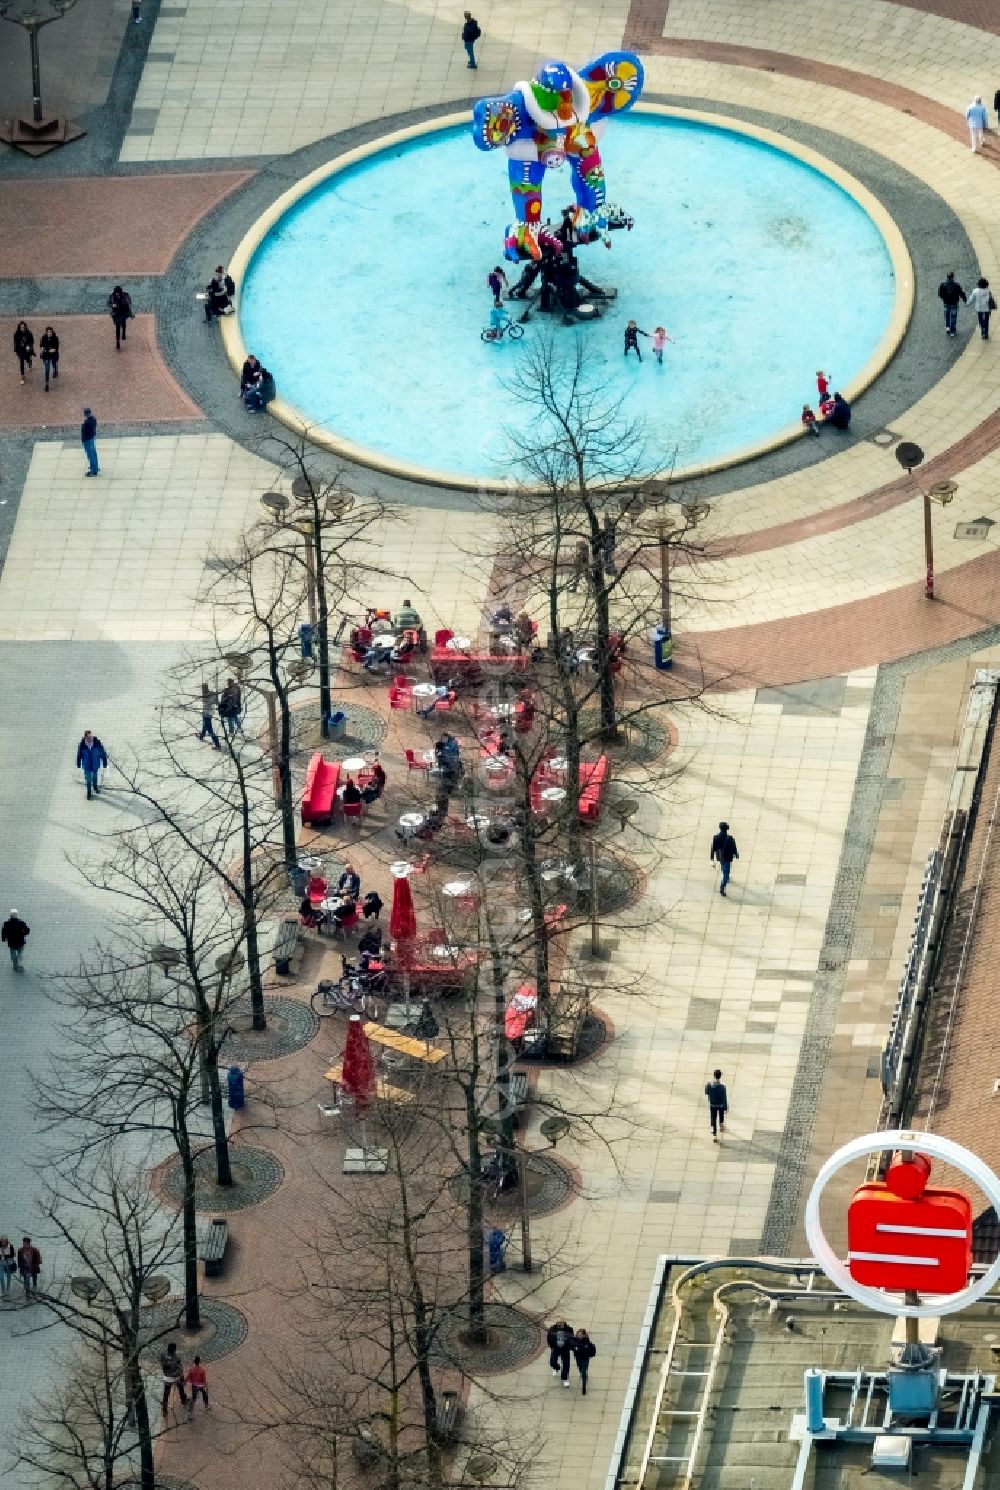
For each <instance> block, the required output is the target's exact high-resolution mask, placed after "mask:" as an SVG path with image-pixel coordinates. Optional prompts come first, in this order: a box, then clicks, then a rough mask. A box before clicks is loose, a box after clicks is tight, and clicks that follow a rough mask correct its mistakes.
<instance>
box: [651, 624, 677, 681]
mask: <svg viewBox="0 0 1000 1490" xmlns="http://www.w3.org/2000/svg"><path fill="white" fill-rule="evenodd" d="M653 665H654V667H657V668H659V670H660V672H667V671H668V670H669V669H670V668H672V667H673V665H674V639H673V637H672V636H671V635H670V632H669V631H668V630H667V628H666V627H665V626H657V627H656V628H655V629H654V631H653Z"/></svg>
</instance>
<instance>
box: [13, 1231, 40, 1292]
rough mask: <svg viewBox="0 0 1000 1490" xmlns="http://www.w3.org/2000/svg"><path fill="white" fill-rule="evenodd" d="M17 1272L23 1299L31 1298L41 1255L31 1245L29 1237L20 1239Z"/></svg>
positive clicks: (36, 1280)
mask: <svg viewBox="0 0 1000 1490" xmlns="http://www.w3.org/2000/svg"><path fill="white" fill-rule="evenodd" d="M17 1271H18V1272H19V1273H20V1275H21V1283H22V1284H23V1286H24V1296H25V1298H29V1299H30V1298H31V1296H32V1295H33V1294H34V1292H35V1290H36V1289H37V1287H38V1275H39V1273H40V1272H41V1271H42V1254H41V1253H40V1252H39V1250H38V1248H37V1247H36V1246H34V1245H33V1244H32V1240H31V1238H30V1236H26V1237H22V1238H21V1245H20V1247H18V1249H17Z"/></svg>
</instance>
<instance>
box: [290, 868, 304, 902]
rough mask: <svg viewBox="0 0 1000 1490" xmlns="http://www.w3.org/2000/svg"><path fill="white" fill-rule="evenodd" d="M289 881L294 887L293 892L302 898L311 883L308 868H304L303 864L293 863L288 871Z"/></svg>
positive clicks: (298, 897)
mask: <svg viewBox="0 0 1000 1490" xmlns="http://www.w3.org/2000/svg"><path fill="white" fill-rule="evenodd" d="M288 883H289V884H290V885H291V887H292V894H293V895H294V896H296V897H297V899H299V900H301V899H302V897H303V895H304V894H305V893H306V885H307V884H308V883H309V871H308V869H303V868H302V865H301V864H293V865H292V867H291V869H290V870H289V871H288Z"/></svg>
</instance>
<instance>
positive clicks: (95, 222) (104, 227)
mask: <svg viewBox="0 0 1000 1490" xmlns="http://www.w3.org/2000/svg"><path fill="white" fill-rule="evenodd" d="M251 174H252V173H251V172H249V171H218V172H212V173H205V172H201V171H196V172H191V173H190V174H185V175H183V176H179V175H161V176H130V177H127V178H124V179H123V178H121V177H119V178H115V177H103V178H102V177H99V176H98V177H89V176H85V177H80V178H74V177H67V178H65V179H63V180H60V181H31V180H27V181H25V180H20V181H5V182H3V185H2V187H0V194H2V201H3V214H4V231H3V235H2V237H0V278H5V277H7V276H23V277H29V276H30V277H32V278H41V277H42V276H45V275H55V274H73V275H79V274H100V275H105V276H110V277H111V284H115V283H117V282H118V281H119V280H121V279H123V278H127V276H128V275H130V274H164V273H165V272H166V270H167V268H168V267H169V265H170V260H171V259H172V258H173V256H174V254H175V253H176V252H177V249H178V248H179V246H180V245H181V243H183V241H184V239H185V238H186V237H187V236H188V234H189V233H190V232H191V230H192V229H193V228H194V227H195V226H196V224H197V223H198V222H199V221H200V219H201V218H202V217H204V215H205V214H206V213H207V212H210V211H211V210H212V208H213V207H215V206H217V205H218V203H219V202H220V201H221V200H222V198H223V197H225V196H227V195H228V193H229V192H231V191H235V190H236V188H237V187H239V186H242V185H243V183H244V182H245V181H248V180H249V179H250V176H251ZM214 268H215V264H214V263H212V264H208V265H206V268H205V282H206V283H207V282H208V280H209V279H210V278H211V276H212V271H213V270H214ZM111 284H109V285H108V290H110V288H111ZM202 288H203V286H202V285H200V284H199V285H196V286H192V293H193V292H194V290H195V289H199V290H200V289H202ZM107 293H108V291H107V290H106V291H105V294H107Z"/></svg>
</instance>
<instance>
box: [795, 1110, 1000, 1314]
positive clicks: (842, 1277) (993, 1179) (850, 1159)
mask: <svg viewBox="0 0 1000 1490" xmlns="http://www.w3.org/2000/svg"><path fill="white" fill-rule="evenodd" d="M887 1149H892V1150H895V1149H903V1150H911V1149H912V1150H916V1152H918V1153H921V1154H928V1155H929V1156H930V1157H931V1158H932V1159H940V1160H941V1161H942V1162H943V1163H945V1164H950V1165H951V1166H952V1167H953V1168H954V1169H957V1170H959V1171H960V1173H962V1174H964V1175H965V1177H966V1179H970V1180H972V1182H973V1183H974V1184H975V1185H978V1186H979V1189H980V1190H981V1191H982V1193H983V1194H984V1195H985V1196H986V1198H987V1200H988V1201H989V1202H990V1204H991V1205H992V1206H993V1207H994V1209H995V1210H996V1212H997V1214H998V1215H1000V1179H997V1176H996V1175H995V1174H994V1173H993V1171H992V1169H990V1168H989V1166H988V1165H986V1164H984V1163H983V1161H982V1159H980V1158H978V1157H977V1155H975V1154H973V1153H971V1152H970V1150H969V1149H965V1148H963V1147H962V1146H961V1144H958V1143H954V1142H953V1141H952V1139H950V1138H941V1137H939V1136H938V1135H937V1134H936V1133H917V1132H913V1131H911V1130H909V1129H903V1128H891V1129H889V1130H887V1131H886V1132H884V1133H865V1134H863V1135H862V1136H861V1137H860V1138H852V1139H851V1141H850V1143H845V1144H844V1145H843V1147H842V1148H839V1149H838V1150H837V1152H836V1153H835V1154H831V1155H830V1157H829V1159H827V1161H826V1163H825V1164H824V1165H823V1167H822V1169H821V1170H820V1172H819V1174H818V1175H817V1176H816V1180H815V1183H814V1184H813V1187H812V1189H811V1190H810V1192H809V1199H808V1200H807V1201H806V1211H805V1228H806V1237H807V1239H808V1242H809V1246H810V1247H811V1248H812V1253H813V1256H814V1257H815V1258H816V1261H817V1262H818V1263H819V1265H820V1267H821V1268H822V1269H823V1271H824V1273H825V1274H826V1275H827V1277H828V1278H829V1279H830V1281H831V1282H833V1283H835V1284H836V1285H837V1287H838V1288H839V1289H841V1291H842V1292H843V1293H846V1294H848V1295H849V1297H851V1298H852V1299H855V1300H856V1301H857V1303H859V1304H864V1305H865V1306H866V1307H867V1308H869V1309H874V1310H875V1311H876V1313H878V1314H892V1315H896V1316H899V1315H902V1316H903V1318H904V1319H935V1318H939V1317H940V1316H941V1315H944V1314H957V1313H958V1311H959V1310H960V1309H965V1308H967V1307H968V1306H969V1304H974V1303H975V1302H976V1300H977V1299H981V1298H982V1297H983V1294H985V1293H988V1292H989V1290H990V1289H991V1288H992V1287H993V1285H994V1284H995V1283H996V1282H997V1281H998V1280H1000V1256H998V1257H997V1258H996V1259H995V1261H994V1262H993V1263H992V1264H991V1265H990V1267H989V1269H988V1270H987V1271H986V1272H985V1273H984V1274H983V1276H982V1278H980V1279H979V1280H978V1281H977V1282H975V1283H970V1284H969V1285H968V1287H966V1288H963V1289H961V1290H960V1291H959V1292H958V1293H949V1294H934V1295H931V1296H930V1297H928V1298H927V1299H926V1300H925V1301H923V1302H921V1303H919V1304H907V1303H905V1302H903V1300H901V1299H900V1300H899V1301H898V1302H897V1298H898V1296H895V1297H894V1296H893V1295H892V1294H889V1293H886V1292H884V1291H883V1290H882V1289H881V1288H869V1287H867V1286H866V1285H865V1284H862V1283H856V1282H855V1280H854V1279H853V1278H852V1277H851V1274H850V1272H849V1271H848V1268H847V1266H846V1264H845V1263H843V1262H841V1260H840V1258H839V1257H838V1256H837V1254H836V1252H834V1250H833V1248H832V1247H831V1246H830V1243H829V1242H828V1241H827V1239H826V1237H825V1235H824V1234H823V1228H822V1225H821V1224H820V1219H819V1203H820V1199H821V1198H822V1195H823V1191H824V1190H825V1189H826V1187H827V1185H828V1184H829V1182H830V1180H831V1179H832V1178H833V1176H834V1175H835V1174H839V1172H840V1171H841V1170H842V1169H843V1168H844V1167H845V1166H846V1165H848V1164H853V1163H854V1161H855V1160H856V1159H864V1158H865V1157H866V1156H867V1155H868V1154H871V1153H873V1152H883V1151H885V1150H887Z"/></svg>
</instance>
